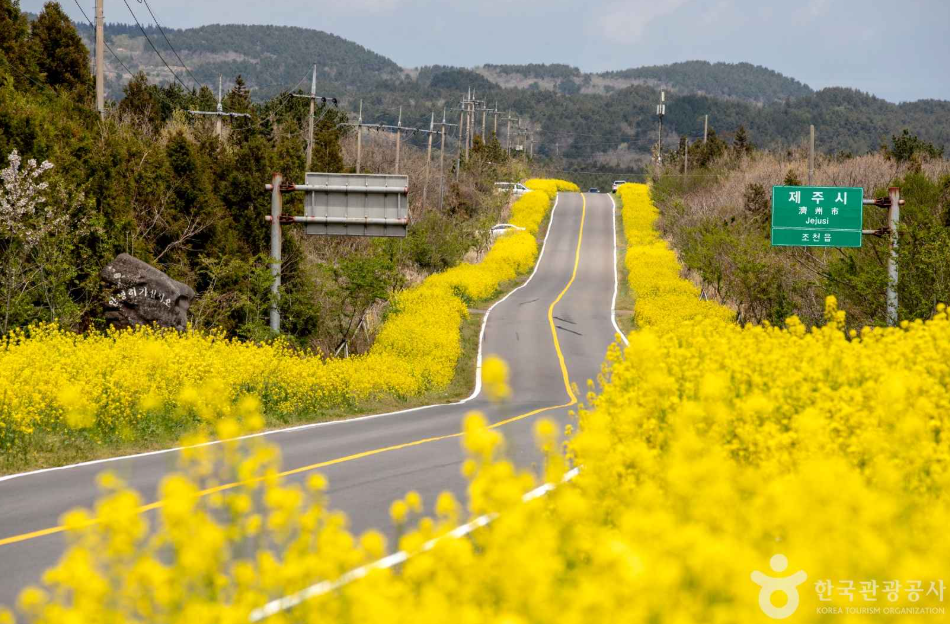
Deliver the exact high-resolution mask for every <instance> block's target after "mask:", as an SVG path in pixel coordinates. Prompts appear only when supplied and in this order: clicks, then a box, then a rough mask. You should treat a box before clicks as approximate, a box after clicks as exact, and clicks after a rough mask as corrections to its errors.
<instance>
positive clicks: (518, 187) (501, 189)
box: [495, 182, 531, 195]
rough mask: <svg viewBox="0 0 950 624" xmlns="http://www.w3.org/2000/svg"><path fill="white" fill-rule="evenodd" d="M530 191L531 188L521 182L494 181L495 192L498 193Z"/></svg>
mask: <svg viewBox="0 0 950 624" xmlns="http://www.w3.org/2000/svg"><path fill="white" fill-rule="evenodd" d="M530 191H531V189H529V188H528V187H527V186H525V185H524V184H522V183H521V182H495V192H496V193H498V194H499V195H504V194H511V195H524V194H525V193H528V192H530Z"/></svg>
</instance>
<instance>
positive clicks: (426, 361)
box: [0, 181, 569, 452]
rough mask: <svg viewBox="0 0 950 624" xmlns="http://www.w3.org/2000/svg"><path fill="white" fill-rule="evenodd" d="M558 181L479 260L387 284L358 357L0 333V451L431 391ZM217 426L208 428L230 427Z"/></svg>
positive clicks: (526, 264) (193, 339) (127, 334)
mask: <svg viewBox="0 0 950 624" xmlns="http://www.w3.org/2000/svg"><path fill="white" fill-rule="evenodd" d="M565 184H569V183H564V182H559V183H555V182H551V181H547V182H546V188H548V190H551V189H554V191H553V194H546V193H545V192H534V191H532V192H529V193H527V194H525V195H524V196H522V197H521V198H519V199H518V201H516V202H515V203H514V205H513V206H512V217H511V222H512V223H513V224H515V225H518V226H519V227H523V228H525V229H524V231H516V232H512V233H509V234H506V235H505V236H502V237H501V238H499V239H498V240H496V241H495V243H494V245H493V246H492V248H491V249H490V250H489V252H488V253H487V254H486V255H485V257H484V258H483V259H482V261H481V262H479V263H476V264H472V263H463V264H461V265H459V266H456V267H454V268H452V269H449V270H447V271H445V272H443V273H439V274H435V275H431V276H429V277H428V278H427V279H425V280H424V281H423V282H422V283H421V284H419V285H417V286H414V287H411V288H408V289H406V290H404V291H401V292H399V293H396V294H395V295H394V296H393V297H392V300H391V306H390V310H389V311H388V313H387V316H386V320H385V322H384V323H383V325H382V327H381V328H380V330H379V333H378V335H377V337H376V340H375V342H374V344H373V346H372V347H371V349H370V351H369V353H367V354H365V355H360V356H356V357H351V358H347V359H328V358H324V357H320V356H317V355H313V354H308V353H300V352H296V351H294V350H292V349H291V348H290V347H289V346H288V345H287V344H286V343H285V342H282V341H279V340H278V341H276V342H274V343H270V344H261V343H249V342H241V341H239V340H231V339H227V338H225V337H223V336H221V335H220V334H217V333H214V332H211V333H201V332H188V333H178V332H174V331H159V330H155V329H149V328H140V329H136V330H123V331H116V330H113V331H108V332H105V333H96V332H92V333H88V334H84V335H76V334H73V333H71V332H68V331H64V330H61V329H59V328H58V327H56V326H53V325H37V326H33V327H30V328H29V329H28V330H26V331H19V330H18V331H13V332H11V333H10V334H9V335H8V336H6V337H5V338H2V339H0V451H4V452H13V451H19V450H22V449H23V448H24V447H26V446H28V445H29V444H30V443H31V440H33V439H34V437H35V436H34V434H35V432H36V431H37V430H40V431H43V432H47V433H52V434H56V433H62V432H63V431H65V430H67V429H84V430H87V431H86V434H87V435H88V436H90V437H92V438H93V439H95V440H104V439H115V438H117V437H118V438H120V439H130V438H135V437H136V436H144V435H147V434H148V432H149V431H151V430H152V429H153V427H154V426H155V425H156V423H157V422H163V421H164V423H165V424H166V425H168V426H171V427H175V428H184V429H186V430H187V429H188V428H193V427H194V426H196V425H197V424H199V423H201V422H204V421H208V420H209V419H215V418H217V417H218V416H219V415H220V414H222V413H227V414H229V415H232V416H233V417H235V418H237V419H238V420H241V419H246V418H247V417H248V415H250V414H255V415H256V416H255V417H256V418H257V419H258V421H257V422H255V423H245V425H249V426H250V428H251V429H258V428H260V427H262V426H263V421H262V420H261V419H260V415H259V413H260V411H263V412H264V413H266V414H267V415H268V416H269V417H270V418H271V420H272V422H277V423H279V422H282V421H284V420H285V419H286V418H288V417H289V416H290V415H294V416H299V415H300V414H317V413H319V412H321V411H325V410H328V409H334V408H352V407H353V406H355V405H357V404H358V403H360V402H362V401H365V400H371V399H375V398H380V397H397V398H408V397H413V396H419V395H421V394H423V393H425V392H428V391H431V390H439V389H442V388H444V387H446V386H447V385H448V384H449V383H450V382H451V381H452V377H453V376H454V374H455V368H456V364H457V362H458V358H459V357H460V355H461V351H462V345H461V334H460V325H461V323H462V321H463V320H464V319H465V318H467V317H468V309H467V306H468V305H469V304H472V303H474V302H477V301H481V300H485V299H489V298H491V297H493V296H494V295H495V294H496V293H497V292H498V290H499V288H500V287H501V286H502V284H504V283H505V282H508V281H510V280H512V279H514V278H516V277H518V276H519V275H521V274H524V273H526V272H527V271H529V270H530V269H531V268H532V267H533V266H534V262H535V260H536V259H537V257H538V243H537V240H536V234H537V231H538V228H539V227H540V224H541V222H542V220H543V219H544V217H545V216H546V215H547V214H548V212H549V211H550V208H551V205H552V201H551V200H552V199H553V197H554V195H556V193H557V188H558V186H564V185H565ZM24 379H28V380H29V383H26V384H25V383H24V382H23V380H24ZM215 393H219V394H221V395H223V396H224V397H225V398H226V399H227V400H228V402H229V403H230V402H232V401H236V402H237V403H236V404H235V405H233V406H229V407H227V408H223V407H221V405H220V404H218V403H215V408H214V409H209V408H208V407H207V406H208V405H209V403H208V402H207V401H206V399H207V395H211V394H215ZM249 401H250V402H256V403H254V404H249V403H247V402H249ZM258 407H260V408H261V409H258ZM228 426H229V427H230V429H231V430H228V431H219V432H218V434H219V436H223V437H229V436H230V435H231V434H232V433H233V431H232V430H233V428H234V426H233V424H232V425H228Z"/></svg>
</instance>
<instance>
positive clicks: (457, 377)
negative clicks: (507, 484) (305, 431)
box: [0, 211, 551, 476]
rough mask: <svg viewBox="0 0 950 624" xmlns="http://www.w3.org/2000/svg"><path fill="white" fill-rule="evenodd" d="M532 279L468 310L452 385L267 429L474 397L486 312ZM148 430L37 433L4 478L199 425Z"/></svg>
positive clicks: (165, 445)
mask: <svg viewBox="0 0 950 624" xmlns="http://www.w3.org/2000/svg"><path fill="white" fill-rule="evenodd" d="M550 214H551V211H548V214H547V215H546V216H545V217H544V219H543V221H542V222H541V225H540V227H539V228H538V233H537V239H538V245H539V249H540V245H541V243H542V242H543V240H544V236H545V234H546V233H547V229H548V227H549V225H550V222H551V217H550ZM527 279H528V275H522V276H519V277H517V278H515V279H513V280H509V281H508V282H504V283H502V284H501V285H500V287H499V289H498V292H496V293H495V295H494V296H493V297H492V298H491V299H488V300H485V301H479V302H477V304H476V305H477V307H476V308H472V309H470V310H469V312H470V315H469V318H467V319H465V320H464V321H462V324H461V327H460V332H461V343H462V353H461V355H460V356H459V359H458V362H457V363H456V366H455V374H454V376H453V377H452V381H451V382H450V383H449V385H448V386H446V387H445V388H442V389H441V390H433V391H430V392H427V393H425V394H422V395H419V396H415V397H410V398H399V397H392V396H389V397H378V398H374V399H369V400H366V401H360V402H357V403H355V404H353V405H350V406H346V407H337V408H333V409H326V410H320V411H317V412H301V413H298V414H292V415H287V414H282V415H280V416H277V415H275V414H268V413H265V414H264V419H265V427H266V428H267V429H268V430H276V429H282V428H286V427H292V426H295V425H302V424H309V423H320V422H329V421H336V420H346V419H348V418H355V417H359V416H370V415H374V414H385V413H388V412H395V411H400V410H408V409H413V408H419V407H425V406H427V405H439V404H443V403H454V402H457V401H460V400H462V399H464V398H466V397H468V396H470V395H471V393H472V391H473V390H474V388H475V369H476V364H477V359H478V345H479V335H480V334H481V328H482V323H483V321H484V318H485V312H486V311H487V309H488V308H489V307H490V306H491V305H492V304H494V303H495V302H497V301H499V300H500V299H501V298H502V297H504V296H505V295H507V294H508V293H510V292H511V291H512V290H514V289H515V288H517V287H518V286H521V285H522V284H524V283H525V282H526V281H527ZM147 427H148V429H147V430H146V431H141V430H136V431H134V432H128V433H127V435H126V436H123V435H122V433H121V432H119V433H117V434H116V435H115V436H110V437H109V438H105V439H100V440H94V439H91V438H90V437H89V436H87V435H83V434H82V433H80V432H75V433H74V434H73V435H70V434H69V433H70V432H66V433H63V432H61V433H57V434H56V435H52V434H50V433H46V432H39V431H38V432H36V433H35V434H34V436H35V437H34V439H33V440H32V443H31V444H30V445H29V447H27V448H23V447H20V449H19V450H18V451H15V452H14V451H11V452H4V453H0V476H2V475H8V474H15V473H18V472H25V471H31V470H41V469H43V468H53V467H57V466H66V465H70V464H76V463H81V462H87V461H95V460H98V459H107V458H114V457H121V456H124V455H135V454H139V453H148V452H152V451H160V450H165V449H169V448H173V447H175V446H176V445H177V444H178V443H179V441H180V440H181V438H182V436H184V435H186V434H188V433H192V432H194V431H195V421H194V420H191V419H185V420H179V419H175V418H160V419H149V421H148V424H147ZM125 438H128V439H125Z"/></svg>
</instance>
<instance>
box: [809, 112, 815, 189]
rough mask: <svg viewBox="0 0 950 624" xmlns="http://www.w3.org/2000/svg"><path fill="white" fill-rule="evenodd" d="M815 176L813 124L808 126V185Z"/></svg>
mask: <svg viewBox="0 0 950 624" xmlns="http://www.w3.org/2000/svg"><path fill="white" fill-rule="evenodd" d="M814 177H815V125H814V124H812V125H811V126H809V140H808V186H811V185H812V184H811V183H812V180H813V179H814Z"/></svg>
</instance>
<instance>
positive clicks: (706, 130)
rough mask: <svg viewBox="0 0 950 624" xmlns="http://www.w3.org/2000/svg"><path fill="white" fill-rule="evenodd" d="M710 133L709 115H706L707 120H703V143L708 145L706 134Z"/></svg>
mask: <svg viewBox="0 0 950 624" xmlns="http://www.w3.org/2000/svg"><path fill="white" fill-rule="evenodd" d="M708 134H709V115H706V121H704V122H703V145H706V135H708Z"/></svg>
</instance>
